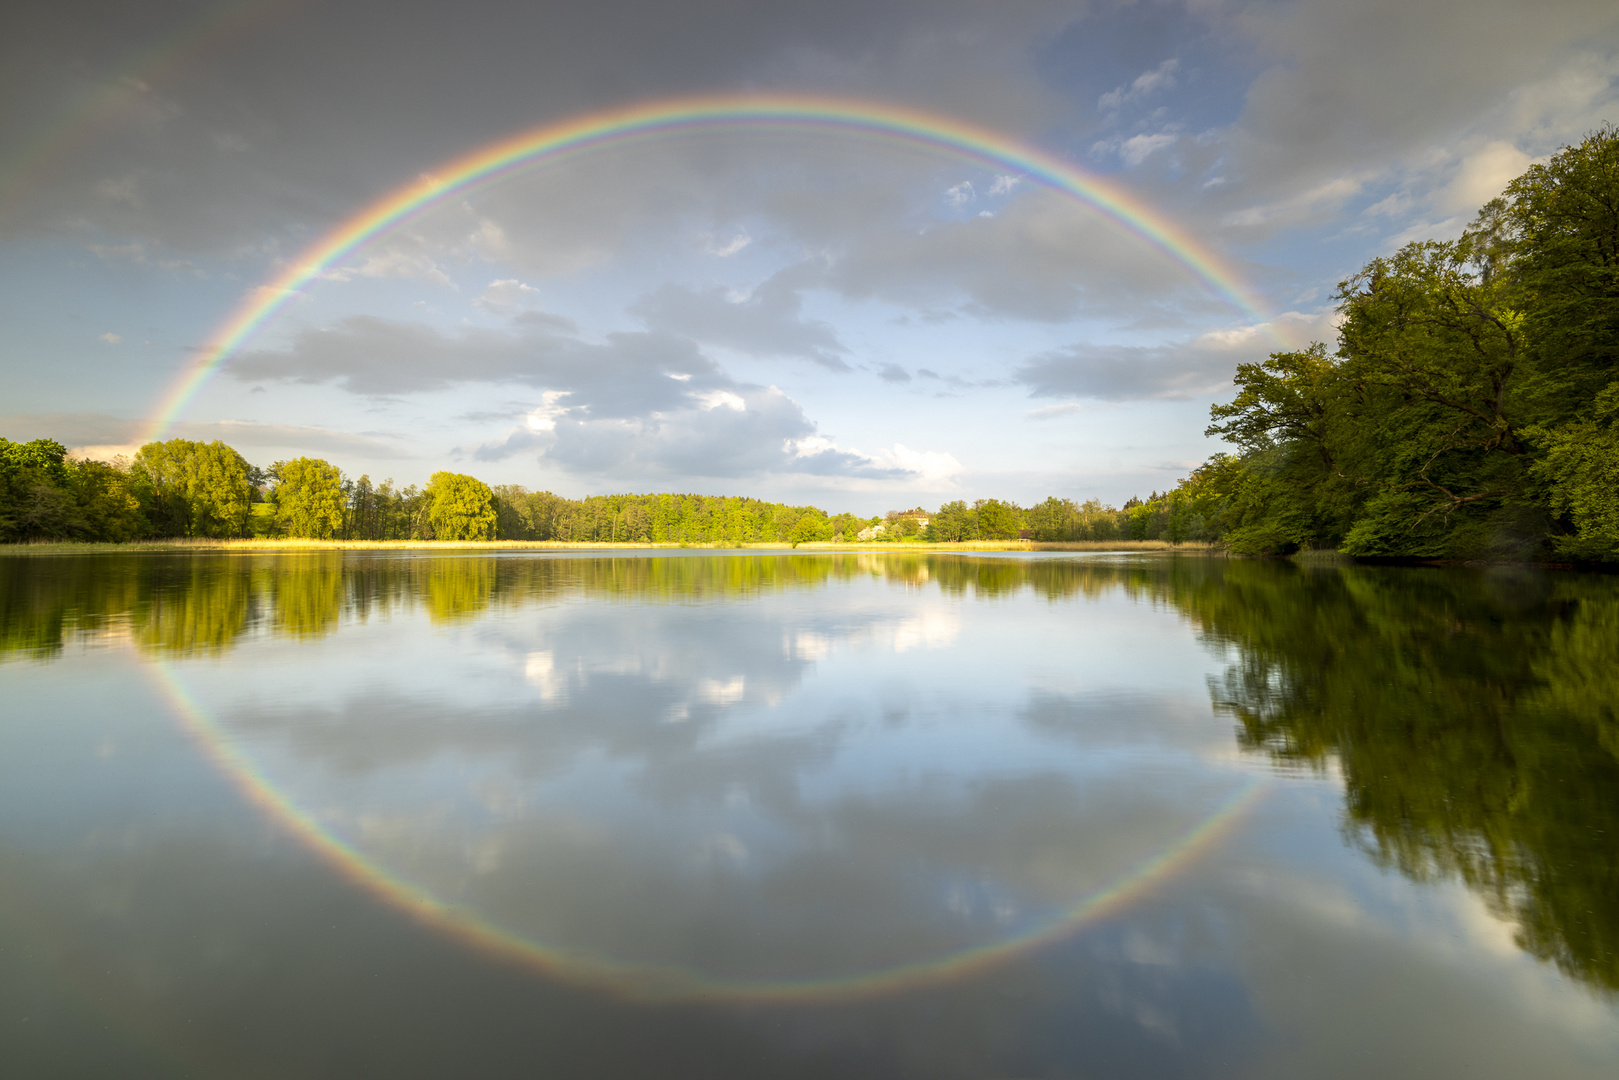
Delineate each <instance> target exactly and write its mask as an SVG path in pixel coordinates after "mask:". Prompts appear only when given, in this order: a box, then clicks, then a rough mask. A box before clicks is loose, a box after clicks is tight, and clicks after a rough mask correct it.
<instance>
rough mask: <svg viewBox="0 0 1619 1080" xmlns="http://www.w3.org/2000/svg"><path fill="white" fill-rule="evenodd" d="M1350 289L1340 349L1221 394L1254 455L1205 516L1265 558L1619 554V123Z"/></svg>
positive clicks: (1281, 365)
mask: <svg viewBox="0 0 1619 1080" xmlns="http://www.w3.org/2000/svg"><path fill="white" fill-rule="evenodd" d="M1338 300H1339V311H1340V313H1341V314H1342V316H1343V322H1342V325H1341V327H1340V331H1339V342H1338V349H1337V351H1336V352H1335V353H1333V354H1330V355H1329V353H1328V352H1327V349H1326V347H1325V346H1323V345H1319V344H1317V345H1313V346H1311V347H1310V348H1309V349H1306V350H1303V351H1301V352H1293V353H1276V354H1273V355H1272V356H1271V358H1270V359H1269V360H1267V361H1265V362H1264V363H1261V364H1242V365H1240V366H1239V367H1238V370H1237V377H1236V383H1237V388H1238V392H1237V396H1236V398H1235V399H1234V400H1233V401H1232V402H1231V403H1230V404H1227V405H1216V406H1215V407H1214V408H1213V410H1212V417H1213V423H1211V424H1210V426H1209V429H1208V433H1209V434H1211V435H1221V436H1223V437H1225V438H1226V439H1227V440H1228V441H1230V442H1231V443H1232V444H1234V445H1235V446H1236V447H1237V450H1238V454H1237V456H1236V458H1235V459H1234V462H1227V463H1225V464H1223V465H1222V466H1221V468H1222V469H1223V470H1224V471H1225V472H1226V473H1227V474H1228V475H1227V476H1226V478H1225V479H1224V480H1222V482H1221V485H1220V486H1221V489H1222V492H1221V493H1222V495H1223V498H1222V500H1221V501H1220V504H1219V507H1218V510H1217V513H1216V517H1215V519H1213V522H1212V525H1211V524H1210V523H1209V520H1208V519H1206V521H1205V527H1206V528H1209V529H1211V531H1212V532H1214V533H1221V534H1223V535H1224V537H1225V541H1226V543H1227V544H1228V545H1229V546H1230V547H1231V549H1232V550H1234V551H1237V552H1242V553H1252V554H1285V553H1287V552H1291V551H1295V550H1299V549H1301V548H1337V549H1339V550H1342V551H1343V552H1345V553H1347V554H1351V555H1363V556H1384V557H1403V558H1424V559H1535V558H1541V557H1545V556H1547V555H1550V554H1562V555H1571V556H1575V557H1579V558H1586V559H1596V560H1616V559H1619V496H1616V495H1615V490H1616V487H1619V436H1616V435H1615V431H1614V427H1613V425H1614V418H1615V413H1616V411H1619V397H1616V396H1615V395H1616V394H1619V389H1616V387H1619V382H1616V379H1619V370H1616V368H1619V132H1616V131H1615V129H1613V128H1611V127H1610V128H1605V129H1603V130H1602V131H1599V132H1597V133H1595V134H1593V135H1592V136H1590V137H1589V138H1588V139H1586V140H1585V141H1584V142H1583V143H1581V144H1580V145H1579V146H1576V147H1571V148H1569V149H1566V150H1564V151H1563V152H1562V153H1560V154H1558V155H1557V156H1556V157H1554V158H1553V159H1552V160H1551V161H1550V162H1548V163H1547V164H1545V165H1537V166H1535V167H1534V168H1532V169H1530V170H1529V172H1527V173H1525V174H1524V175H1523V176H1522V177H1520V178H1519V179H1517V180H1516V181H1514V182H1513V183H1512V184H1511V185H1510V186H1509V187H1508V188H1507V191H1506V193H1505V194H1504V195H1503V196H1502V197H1501V198H1499V199H1495V200H1492V201H1491V202H1490V203H1489V204H1488V205H1486V206H1485V207H1484V208H1483V209H1482V210H1481V211H1480V212H1479V215H1478V217H1477V219H1476V220H1475V222H1474V224H1473V226H1472V228H1470V229H1469V230H1468V231H1467V232H1466V233H1465V234H1464V235H1463V237H1462V238H1461V239H1460V240H1458V241H1454V242H1444V243H1441V242H1435V241H1426V242H1421V243H1414V244H1409V245H1407V246H1406V247H1404V248H1402V249H1401V250H1400V251H1399V252H1397V253H1396V254H1394V255H1392V256H1389V257H1388V258H1379V259H1374V260H1372V262H1370V263H1369V264H1367V266H1366V267H1365V268H1364V269H1362V270H1361V271H1360V272H1359V273H1358V274H1356V275H1355V276H1354V277H1352V278H1350V279H1349V280H1347V281H1345V282H1344V283H1343V284H1342V285H1341V287H1340V289H1339V292H1338ZM1211 464H1213V463H1212V462H1211ZM1184 486H1185V485H1183V487H1184ZM1134 513H1135V511H1132V515H1134ZM1205 517H1206V515H1205ZM1135 524H1136V522H1135V518H1134V517H1132V527H1133V528H1134V527H1135Z"/></svg>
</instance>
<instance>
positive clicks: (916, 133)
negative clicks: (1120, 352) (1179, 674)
mask: <svg viewBox="0 0 1619 1080" xmlns="http://www.w3.org/2000/svg"><path fill="white" fill-rule="evenodd" d="M758 129H764V130H771V131H779V130H784V129H786V130H791V129H803V130H813V131H822V132H828V133H833V134H840V135H845V136H863V137H867V138H876V139H880V140H883V141H887V142H891V143H898V144H902V145H909V146H911V147H914V148H917V149H920V150H924V151H929V152H935V153H937V152H941V151H942V152H946V153H949V154H952V155H954V156H957V157H963V158H967V159H969V160H974V161H977V162H980V163H982V164H984V165H988V166H990V167H992V168H996V169H1002V170H1007V171H1010V172H1012V173H1015V174H1018V175H1020V176H1024V177H1028V178H1030V179H1033V180H1035V181H1037V182H1039V183H1041V184H1043V185H1045V186H1046V187H1049V188H1051V189H1052V190H1054V191H1058V192H1061V193H1064V194H1066V195H1069V196H1071V197H1073V198H1075V199H1078V200H1079V201H1080V202H1082V203H1084V204H1086V205H1087V206H1090V207H1092V208H1093V209H1095V210H1096V211H1098V212H1100V213H1101V214H1103V215H1104V216H1106V217H1107V218H1109V219H1111V220H1112V221H1113V222H1115V223H1117V224H1118V225H1121V226H1123V227H1124V228H1126V229H1128V230H1129V231H1130V232H1132V233H1134V234H1135V235H1136V236H1138V237H1139V238H1141V239H1142V240H1143V241H1145V242H1146V243H1148V244H1150V245H1152V246H1153V247H1155V248H1157V249H1158V250H1160V251H1162V252H1163V253H1164V254H1165V255H1167V256H1168V257H1169V258H1171V259H1173V260H1174V261H1176V262H1178V263H1180V264H1181V265H1183V266H1185V267H1186V268H1187V269H1188V270H1190V271H1191V272H1192V273H1193V274H1194V275H1195V276H1196V277H1198V278H1199V279H1200V280H1202V281H1203V282H1204V283H1205V284H1206V285H1208V286H1209V287H1210V289H1212V290H1213V291H1214V292H1215V293H1216V294H1218V295H1220V296H1221V297H1223V298H1225V299H1226V300H1228V301H1229V302H1230V303H1231V304H1232V305H1233V306H1234V307H1235V308H1236V309H1237V310H1238V311H1240V312H1241V313H1242V314H1243V315H1245V316H1247V317H1249V318H1251V319H1253V320H1254V321H1255V322H1264V321H1265V316H1264V315H1262V314H1261V312H1260V307H1259V305H1258V303H1257V301H1256V299H1255V298H1254V297H1253V296H1252V295H1251V294H1250V292H1249V290H1248V289H1247V288H1246V286H1244V285H1243V284H1242V282H1241V281H1240V280H1239V279H1238V277H1237V276H1236V274H1235V273H1234V272H1233V271H1232V270H1231V268H1230V267H1228V266H1226V265H1225V263H1224V262H1223V261H1222V260H1221V258H1220V257H1219V256H1218V255H1216V254H1215V253H1214V252H1213V251H1211V250H1210V249H1209V248H1208V247H1207V246H1206V245H1204V244H1203V243H1202V242H1200V241H1199V240H1197V239H1196V238H1195V237H1193V236H1192V235H1191V234H1190V233H1188V232H1187V231H1185V230H1184V229H1182V228H1180V227H1179V226H1177V225H1175V224H1174V223H1173V222H1171V221H1170V220H1169V219H1168V218H1166V217H1164V216H1163V215H1161V214H1159V213H1158V212H1156V211H1155V210H1153V209H1152V208H1150V207H1149V206H1147V204H1146V203H1144V202H1142V201H1141V200H1139V199H1137V198H1136V197H1134V196H1133V195H1131V194H1130V193H1129V192H1127V191H1125V190H1124V189H1122V188H1121V187H1119V186H1117V185H1115V184H1111V183H1108V182H1106V181H1104V180H1102V179H1100V178H1098V177H1096V176H1092V175H1090V174H1089V173H1087V172H1085V171H1083V170H1082V169H1080V168H1079V167H1078V166H1076V165H1074V164H1073V163H1072V162H1069V161H1066V160H1064V159H1062V158H1059V157H1057V156H1056V155H1054V154H1050V153H1047V152H1046V151H1043V150H1039V149H1037V148H1035V147H1032V146H1029V145H1027V144H1025V143H1021V142H1017V141H1015V140H1012V139H1009V138H1007V137H1005V136H1003V135H1000V134H998V133H996V132H994V131H991V130H989V129H987V128H983V127H979V126H977V125H975V124H971V123H968V122H966V121H964V120H958V119H955V118H953V117H949V116H944V115H941V114H939V113H932V112H926V111H923V110H921V109H914V108H910V107H908V106H902V105H891V104H881V103H876V102H869V101H860V100H855V99H850V98H838V97H821V96H807V95H755V94H745V95H738V94H728V95H711V96H704V97H688V98H678V99H672V100H660V101H654V102H650V103H641V104H635V105H629V106H625V107H621V108H614V109H608V110H605V111H601V112H592V113H587V114H584V115H582V116H576V117H573V118H571V119H567V120H562V121H559V122H556V123H551V124H545V125H542V126H540V127H537V128H533V129H530V130H527V131H523V132H521V133H519V134H516V135H512V136H510V137H508V138H504V139H500V140H498V141H496V142H493V143H490V144H488V145H486V146H483V147H481V148H479V149H477V150H474V151H472V152H471V153H470V154H467V155H465V156H463V157H459V158H456V159H454V160H452V161H450V162H447V163H445V164H443V165H441V166H439V167H438V168H436V169H434V170H432V171H431V172H429V173H426V174H424V175H422V176H420V177H419V178H418V179H416V180H414V181H412V182H411V183H408V184H406V185H404V186H403V187H400V188H396V189H395V190H393V191H391V192H389V193H388V194H387V195H384V196H383V197H382V198H380V199H378V200H376V201H375V202H373V203H371V204H370V205H369V206H367V207H365V208H364V209H363V210H361V211H360V212H359V213H357V214H355V215H354V216H353V217H351V218H349V219H348V220H347V221H344V222H343V223H341V224H340V225H338V226H337V227H336V228H334V229H332V230H331V231H330V232H328V233H326V235H324V236H323V237H321V238H320V239H319V240H318V241H316V242H315V243H314V244H312V245H310V246H309V248H307V249H306V250H305V251H304V252H303V253H302V254H301V255H300V256H298V257H297V258H296V259H294V260H292V262H291V263H289V264H288V265H287V266H286V268H285V269H283V270H282V271H281V272H280V273H279V274H277V275H276V276H275V277H273V278H271V279H269V280H267V281H266V282H264V283H263V284H261V285H260V286H258V287H257V288H256V289H254V290H253V291H252V292H250V293H249V294H248V296H247V298H246V299H245V301H244V302H243V303H242V304H241V305H240V306H239V307H237V308H236V310H234V311H233V312H232V313H231V314H230V316H229V317H228V318H227V319H226V320H225V321H224V322H223V323H222V324H220V326H219V327H218V328H217V329H216V330H215V331H214V333H213V335H212V336H211V337H210V338H209V339H208V340H207V342H206V343H205V344H204V345H203V346H202V348H200V349H199V350H198V351H197V355H196V358H195V359H194V360H193V361H192V363H191V364H190V365H188V366H187V368H186V370H185V371H183V372H182V373H181V375H180V376H179V377H178V378H177V380H176V381H175V382H174V384H173V385H172V386H171V387H170V388H169V389H168V390H167V391H166V392H165V393H164V395H163V396H162V398H161V399H160V400H159V403H158V406H157V408H156V411H155V419H154V420H153V421H152V422H151V424H150V426H149V428H148V430H147V431H146V433H145V435H144V436H143V437H142V438H141V439H140V440H139V441H141V442H147V441H150V440H152V439H156V438H161V437H162V435H163V434H164V433H165V432H166V431H167V430H168V427H169V425H171V424H172V423H173V422H174V420H175V419H176V417H178V416H179V414H180V413H181V412H182V411H183V410H184V409H185V407H186V406H187V405H188V404H189V403H190V402H191V400H192V399H193V398H194V397H195V396H196V394H197V392H198V391H199V390H201V389H202V387H203V386H204V385H205V384H206V383H207V382H208V380H209V378H210V377H211V376H212V375H213V374H214V373H215V372H216V371H218V370H219V368H220V366H221V365H222V364H224V363H225V361H226V360H227V359H228V358H229V357H230V356H231V355H232V354H233V353H234V352H235V351H236V350H238V349H239V348H241V347H242V345H243V344H244V343H245V342H246V341H247V340H248V338H249V337H251V336H252V334H253V333H254V331H256V330H257V329H258V328H259V327H261V326H262V325H264V323H265V321H266V320H268V319H269V318H271V317H272V316H273V315H275V313H276V312H278V311H279V310H280V309H281V308H282V306H283V305H284V304H286V302H287V301H288V300H289V299H290V298H292V297H294V296H296V295H298V294H299V292H300V290H302V289H303V288H304V287H305V286H307V285H308V284H309V283H310V282H312V281H314V280H316V279H317V278H319V277H320V276H321V275H322V274H323V273H325V272H326V271H327V270H328V268H329V267H331V266H332V265H333V264H334V263H337V262H339V261H340V260H342V259H344V258H346V257H348V256H349V255H351V254H352V253H353V252H354V251H355V250H356V249H357V248H359V247H360V246H361V245H362V244H364V243H365V242H366V241H368V240H370V239H372V238H373V237H375V236H377V235H378V234H380V233H382V232H384V231H385V230H387V229H390V228H392V227H393V226H395V225H398V224H400V223H401V222H403V221H405V220H407V219H409V218H411V217H412V216H414V215H416V214H419V213H422V212H423V211H425V210H427V209H429V208H431V207H433V206H436V205H438V204H439V203H441V202H443V201H444V200H446V199H449V198H451V197H453V196H455V195H458V194H462V193H464V192H465V191H467V190H468V189H469V188H471V187H473V186H475V185H481V184H486V183H489V182H492V181H495V180H497V179H499V178H501V177H504V176H507V175H510V174H511V173H513V172H515V171H517V170H519V169H522V168H526V167H529V166H533V165H536V164H539V163H542V162H549V161H557V160H560V159H564V158H567V157H572V156H576V155H580V154H585V153H588V152H590V151H592V150H597V149H600V148H603V147H607V146H616V145H622V144H626V143H632V142H637V141H650V140H654V139H661V138H666V137H669V136H672V135H678V134H682V133H686V132H693V131H716V130H717V131H739V130H740V131H746V130H758Z"/></svg>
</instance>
